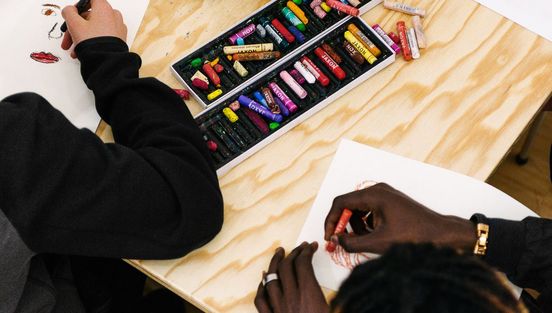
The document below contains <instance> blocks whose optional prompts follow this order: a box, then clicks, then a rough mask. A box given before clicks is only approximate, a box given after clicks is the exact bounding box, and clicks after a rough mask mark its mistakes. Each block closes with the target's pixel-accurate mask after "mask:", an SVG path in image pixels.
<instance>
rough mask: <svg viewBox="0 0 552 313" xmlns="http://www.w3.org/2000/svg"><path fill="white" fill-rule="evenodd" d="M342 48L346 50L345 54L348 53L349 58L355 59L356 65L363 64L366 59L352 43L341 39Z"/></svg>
mask: <svg viewBox="0 0 552 313" xmlns="http://www.w3.org/2000/svg"><path fill="white" fill-rule="evenodd" d="M343 49H344V50H345V51H346V52H347V54H349V56H350V57H351V59H353V61H355V62H356V63H357V64H358V65H362V64H364V61H365V60H366V59H364V57H363V56H362V54H360V52H358V50H357V49H356V48H355V47H353V45H351V44H350V43H349V42H348V41H347V40H344V41H343Z"/></svg>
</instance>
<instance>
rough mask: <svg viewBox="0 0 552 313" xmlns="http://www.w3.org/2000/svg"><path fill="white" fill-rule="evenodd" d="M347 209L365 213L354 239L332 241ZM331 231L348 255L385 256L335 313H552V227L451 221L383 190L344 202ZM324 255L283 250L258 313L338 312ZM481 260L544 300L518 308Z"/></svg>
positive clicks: (360, 275) (348, 285)
mask: <svg viewBox="0 0 552 313" xmlns="http://www.w3.org/2000/svg"><path fill="white" fill-rule="evenodd" d="M343 208H355V212H358V213H360V214H353V218H352V219H351V225H352V227H353V230H354V234H342V235H333V233H334V229H335V227H336V225H337V223H338V221H339V218H340V216H341V214H342V210H343ZM367 212H371V213H372V219H373V221H370V220H368V222H369V224H371V225H368V226H370V227H367V225H366V223H365V222H364V221H363V220H362V219H361V218H362V216H364V215H365V214H366V213H367ZM324 226H325V239H326V240H331V241H332V242H333V243H335V244H338V245H341V246H342V247H343V248H344V249H345V250H346V251H347V252H371V253H378V254H383V255H384V256H383V257H382V258H381V259H376V260H375V261H369V262H367V263H366V264H364V265H361V266H359V267H357V269H355V270H354V271H353V273H352V275H351V276H350V277H349V278H348V279H347V280H346V282H345V283H344V284H343V285H342V286H341V288H340V290H339V291H338V294H337V297H336V298H335V299H334V300H333V301H332V305H331V312H334V313H353V312H354V313H362V312H411V313H418V312H420V313H421V312H482V313H483V312H488V313H491V312H504V313H523V312H527V308H528V309H529V310H530V312H532V313H548V312H552V220H549V219H544V218H535V217H527V218H525V219H524V220H523V221H508V220H503V219H495V218H487V217H485V216H484V215H481V214H475V215H473V217H472V218H471V220H466V219H462V218H459V217H455V216H444V215H440V214H438V213H436V212H434V211H432V210H430V209H428V208H426V207H425V206H423V205H422V204H420V203H418V202H416V201H415V200H413V199H411V198H409V197H408V196H407V195H405V194H403V193H402V192H400V191H398V190H396V189H394V188H393V187H391V186H389V185H386V184H377V185H375V186H372V187H370V188H367V189H364V190H360V191H355V192H352V193H349V194H345V195H342V196H339V197H337V198H336V199H335V200H334V202H333V204H332V208H331V210H330V213H329V214H328V216H327V218H326V222H325V225H324ZM397 244H399V245H404V244H411V246H396V245H397ZM415 244H418V245H421V246H418V247H417V246H416V245H415ZM427 244H430V245H434V246H437V247H442V248H441V249H436V248H431V247H427V246H424V245H427ZM443 247H445V248H443ZM447 247H448V249H447ZM317 248H318V245H317V244H316V243H313V244H306V243H304V244H303V245H301V246H300V247H298V248H296V249H295V250H293V251H292V252H291V253H290V254H289V255H288V256H287V257H285V255H284V251H283V250H282V249H279V250H278V251H277V252H276V254H275V255H274V257H273V259H272V262H271V264H270V266H269V268H268V271H267V274H266V275H265V278H264V279H263V284H260V285H259V290H258V292H257V297H256V300H255V304H256V306H257V309H258V310H259V312H261V313H280V312H295V311H297V309H298V308H299V309H300V310H305V309H306V308H311V309H309V312H312V313H317V312H328V310H330V307H329V306H328V305H327V304H326V301H325V299H324V296H323V294H322V291H321V289H320V286H319V285H318V283H317V282H316V278H315V277H314V271H313V268H312V255H313V253H314V251H316V249H317ZM451 249H454V250H451ZM455 251H458V252H460V253H462V255H460V254H458V253H455ZM483 262H484V263H486V264H488V265H489V266H491V267H493V268H496V269H497V270H499V271H501V272H503V273H505V274H506V275H507V277H508V278H509V279H510V281H512V282H513V283H514V284H516V285H518V286H520V287H522V288H529V289H533V290H535V291H537V292H538V293H539V296H538V297H537V298H533V297H531V296H530V295H529V294H528V293H526V292H525V291H524V292H523V293H522V300H523V301H522V302H523V304H522V302H518V301H517V300H516V299H515V298H514V299H513V300H512V298H513V294H512V292H511V291H509V289H508V288H507V287H506V285H505V283H504V281H502V282H501V281H500V278H499V277H500V276H497V274H496V273H497V272H496V271H495V270H494V269H491V267H489V266H486V265H485V264H483ZM290 288H291V289H292V290H295V292H289V290H290ZM293 288H295V289H293ZM437 298H438V299H437ZM474 299H478V300H477V301H475V302H474ZM478 304H479V305H478ZM290 308H291V309H290Z"/></svg>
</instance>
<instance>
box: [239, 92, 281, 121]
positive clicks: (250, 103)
mask: <svg viewBox="0 0 552 313" xmlns="http://www.w3.org/2000/svg"><path fill="white" fill-rule="evenodd" d="M238 102H239V103H240V104H241V105H242V106H244V107H246V108H249V109H250V110H251V111H254V112H256V113H258V114H260V115H262V116H263V117H265V118H267V119H269V120H271V121H274V122H278V123H280V122H282V120H283V118H282V115H280V114H274V113H272V112H271V111H270V110H268V109H267V108H265V107H263V106H262V105H261V104H259V103H257V102H256V101H254V100H252V99H251V98H248V97H246V96H244V95H241V96H239V98H238Z"/></svg>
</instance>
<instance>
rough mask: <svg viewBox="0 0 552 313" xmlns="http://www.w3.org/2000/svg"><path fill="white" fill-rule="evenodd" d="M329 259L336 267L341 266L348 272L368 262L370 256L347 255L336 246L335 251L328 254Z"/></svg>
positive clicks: (361, 254)
mask: <svg viewBox="0 0 552 313" xmlns="http://www.w3.org/2000/svg"><path fill="white" fill-rule="evenodd" d="M330 258H331V259H332V261H333V262H334V263H335V264H336V265H337V266H341V267H344V268H346V269H350V270H352V269H353V268H355V267H357V266H359V265H360V264H362V263H364V262H366V261H368V260H370V256H369V255H368V254H365V253H348V252H347V251H345V249H343V248H342V247H341V246H337V248H336V249H335V251H334V252H332V253H330Z"/></svg>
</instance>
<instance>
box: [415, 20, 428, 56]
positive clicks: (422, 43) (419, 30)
mask: <svg viewBox="0 0 552 313" xmlns="http://www.w3.org/2000/svg"><path fill="white" fill-rule="evenodd" d="M412 26H413V27H414V30H415V31H416V40H417V41H418V48H420V49H425V48H427V39H426V35H425V33H424V26H423V25H422V20H421V19H420V17H419V16H418V15H415V16H413V17H412Z"/></svg>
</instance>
